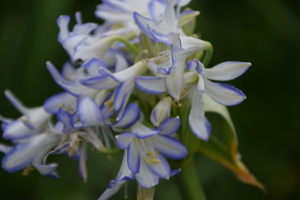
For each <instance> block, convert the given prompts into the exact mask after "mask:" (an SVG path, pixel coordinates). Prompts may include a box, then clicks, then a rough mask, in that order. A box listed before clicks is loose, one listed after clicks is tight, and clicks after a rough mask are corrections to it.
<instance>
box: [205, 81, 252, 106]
mask: <svg viewBox="0 0 300 200" xmlns="http://www.w3.org/2000/svg"><path fill="white" fill-rule="evenodd" d="M204 84H205V90H206V93H207V94H208V95H209V96H210V97H211V98H212V99H213V100H215V101H216V102H218V103H220V104H222V105H225V106H234V105H237V104H240V103H241V102H242V101H244V100H245V99H246V96H245V94H244V93H243V92H242V91H241V90H239V89H237V88H235V87H234V86H231V85H228V84H224V83H214V82H211V81H210V80H208V79H206V78H205V79H204Z"/></svg>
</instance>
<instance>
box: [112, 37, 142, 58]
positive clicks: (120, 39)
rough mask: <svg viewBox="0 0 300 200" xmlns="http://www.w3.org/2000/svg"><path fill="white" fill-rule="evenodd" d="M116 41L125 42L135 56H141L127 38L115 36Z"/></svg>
mask: <svg viewBox="0 0 300 200" xmlns="http://www.w3.org/2000/svg"><path fill="white" fill-rule="evenodd" d="M114 37H115V39H116V41H120V42H123V43H124V44H125V45H126V46H127V47H128V48H129V49H130V50H131V51H133V53H134V54H135V55H138V54H139V51H138V50H137V49H136V48H135V47H134V46H133V44H131V43H130V41H129V40H127V39H126V38H125V37H123V36H121V35H114Z"/></svg>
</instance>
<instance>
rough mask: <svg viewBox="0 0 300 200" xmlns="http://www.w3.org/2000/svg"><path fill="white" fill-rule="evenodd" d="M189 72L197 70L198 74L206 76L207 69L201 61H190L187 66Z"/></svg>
mask: <svg viewBox="0 0 300 200" xmlns="http://www.w3.org/2000/svg"><path fill="white" fill-rule="evenodd" d="M186 68H187V70H193V69H194V70H196V71H197V72H198V74H201V75H204V74H205V69H204V65H203V64H202V63H201V62H200V61H199V60H196V59H194V60H190V61H188V62H187V64H186Z"/></svg>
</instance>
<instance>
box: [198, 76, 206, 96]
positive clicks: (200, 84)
mask: <svg viewBox="0 0 300 200" xmlns="http://www.w3.org/2000/svg"><path fill="white" fill-rule="evenodd" d="M198 90H199V91H200V92H202V94H203V93H204V90H205V86H204V79H203V76H202V75H200V74H199V81H198Z"/></svg>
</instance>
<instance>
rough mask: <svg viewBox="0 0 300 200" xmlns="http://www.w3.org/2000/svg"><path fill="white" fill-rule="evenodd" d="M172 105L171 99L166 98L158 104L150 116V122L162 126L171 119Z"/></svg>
mask: <svg viewBox="0 0 300 200" xmlns="http://www.w3.org/2000/svg"><path fill="white" fill-rule="evenodd" d="M171 104H172V98H171V97H164V98H163V99H162V100H161V101H160V102H159V103H158V104H156V106H155V107H154V108H153V110H152V112H151V116H150V120H151V122H152V124H153V125H154V126H156V127H157V126H160V124H161V123H163V122H164V121H166V120H167V119H169V118H170V113H171Z"/></svg>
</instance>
